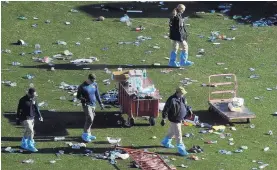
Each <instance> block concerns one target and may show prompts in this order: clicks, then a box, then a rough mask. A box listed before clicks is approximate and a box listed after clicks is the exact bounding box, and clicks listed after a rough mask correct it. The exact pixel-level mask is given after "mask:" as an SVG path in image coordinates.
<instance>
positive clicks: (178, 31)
mask: <svg viewBox="0 0 277 170" xmlns="http://www.w3.org/2000/svg"><path fill="white" fill-rule="evenodd" d="M169 38H170V39H171V40H174V41H180V42H182V41H187V38H188V33H187V29H186V24H185V20H184V19H183V17H182V15H181V14H180V13H178V14H177V15H176V16H172V17H171V18H170V21H169Z"/></svg>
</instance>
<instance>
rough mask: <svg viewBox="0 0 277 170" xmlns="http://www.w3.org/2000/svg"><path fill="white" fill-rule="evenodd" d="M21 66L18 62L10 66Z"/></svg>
mask: <svg viewBox="0 0 277 170" xmlns="http://www.w3.org/2000/svg"><path fill="white" fill-rule="evenodd" d="M20 65H21V63H19V62H12V66H20Z"/></svg>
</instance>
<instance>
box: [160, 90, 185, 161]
mask: <svg viewBox="0 0 277 170" xmlns="http://www.w3.org/2000/svg"><path fill="white" fill-rule="evenodd" d="M186 93H187V92H186V90H185V89H184V88H183V87H181V86H180V87H178V88H177V89H176V93H175V94H173V95H172V96H170V97H169V98H168V99H167V101H166V103H165V106H164V109H163V111H162V117H163V119H162V121H161V125H162V126H164V125H165V123H166V118H167V117H168V120H169V121H170V128H169V131H168V134H167V136H166V137H165V138H164V139H163V141H162V142H161V144H162V145H163V146H164V147H166V148H174V145H172V144H171V142H172V138H173V137H174V136H175V138H176V142H177V150H178V152H179V153H180V154H181V155H182V156H185V155H188V153H187V151H186V148H185V145H184V143H183V141H182V129H181V126H182V121H183V120H184V118H185V117H186V114H187V109H186V108H187V106H186V99H185V97H184V95H185V94H186Z"/></svg>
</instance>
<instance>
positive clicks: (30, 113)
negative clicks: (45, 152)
mask: <svg viewBox="0 0 277 170" xmlns="http://www.w3.org/2000/svg"><path fill="white" fill-rule="evenodd" d="M35 97H36V90H35V89H34V88H30V89H29V90H28V93H27V94H26V95H25V96H23V97H22V98H21V99H20V100H19V104H18V108H17V114H16V124H17V125H20V122H21V121H23V126H24V128H25V129H24V135H23V138H22V141H21V147H22V148H23V149H26V150H29V151H32V152H37V151H38V150H37V149H36V147H35V141H34V134H35V133H34V118H35V115H36V114H37V115H38V117H39V121H41V122H43V118H42V116H41V113H40V111H39V108H38V105H37V102H36V100H35Z"/></svg>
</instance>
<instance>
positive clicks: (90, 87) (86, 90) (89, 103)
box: [77, 74, 104, 142]
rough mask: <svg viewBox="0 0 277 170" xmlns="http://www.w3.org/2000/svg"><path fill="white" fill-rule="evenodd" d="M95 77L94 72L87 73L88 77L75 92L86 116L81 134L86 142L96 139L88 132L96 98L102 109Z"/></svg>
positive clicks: (93, 115)
mask: <svg viewBox="0 0 277 170" xmlns="http://www.w3.org/2000/svg"><path fill="white" fill-rule="evenodd" d="M95 79H96V76H95V75H94V74H89V76H88V79H87V80H86V81H85V82H83V83H82V84H81V85H80V86H79V87H78V92H77V98H78V99H79V100H81V102H82V106H83V110H84V112H85V116H86V122H85V125H84V133H83V134H82V139H83V140H84V141H86V142H91V141H92V140H95V139H96V137H95V136H92V135H91V132H90V131H91V126H92V123H93V119H94V117H95V108H96V100H97V101H98V103H99V105H100V107H101V109H102V110H103V109H104V105H103V103H102V101H101V99H100V95H99V90H98V86H97V83H96V82H95Z"/></svg>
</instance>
